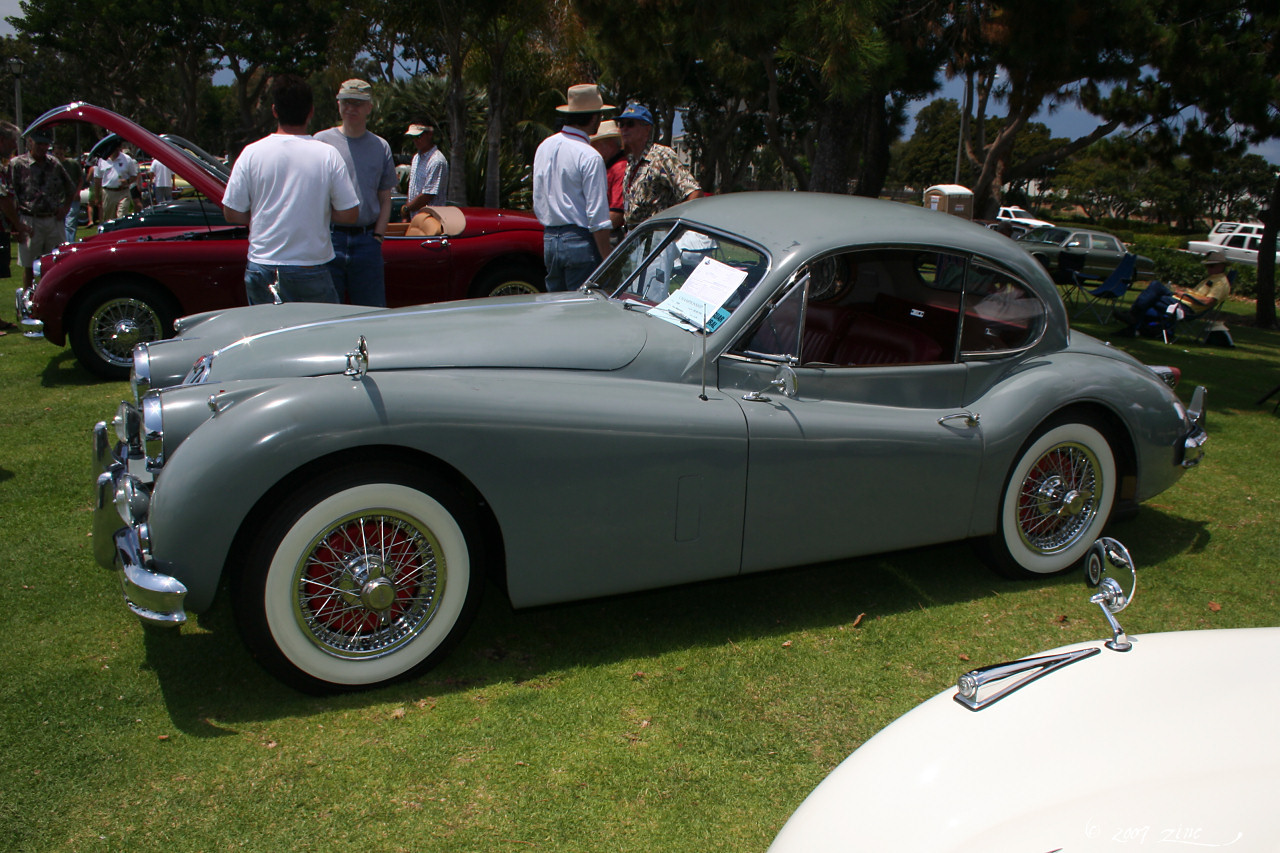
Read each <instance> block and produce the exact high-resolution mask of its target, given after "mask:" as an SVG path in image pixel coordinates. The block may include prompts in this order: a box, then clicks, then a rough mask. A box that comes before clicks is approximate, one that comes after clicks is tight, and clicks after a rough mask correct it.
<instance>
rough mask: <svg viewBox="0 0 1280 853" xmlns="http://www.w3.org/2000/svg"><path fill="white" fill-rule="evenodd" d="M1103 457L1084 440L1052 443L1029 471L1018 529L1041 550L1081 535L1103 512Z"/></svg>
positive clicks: (1058, 546) (1050, 551)
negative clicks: (1100, 475) (1100, 510)
mask: <svg viewBox="0 0 1280 853" xmlns="http://www.w3.org/2000/svg"><path fill="white" fill-rule="evenodd" d="M1098 471H1099V464H1098V459H1097V457H1096V456H1095V455H1094V454H1093V452H1092V451H1090V450H1089V448H1087V447H1085V446H1084V445H1082V444H1075V443H1067V444H1061V445H1058V446H1057V447H1053V448H1050V449H1049V450H1048V451H1047V452H1045V453H1044V454H1043V455H1042V456H1041V457H1040V458H1039V459H1037V460H1036V462H1035V464H1034V465H1032V466H1031V469H1030V470H1029V471H1028V472H1027V475H1026V477H1025V478H1024V479H1023V481H1022V488H1021V492H1020V494H1019V499H1018V533H1019V535H1020V536H1021V538H1022V541H1023V543H1024V544H1025V545H1026V546H1027V547H1028V548H1031V549H1032V550H1034V551H1037V552H1039V553H1041V554H1053V553H1056V552H1059V551H1062V550H1065V549H1066V548H1069V547H1070V546H1072V545H1074V544H1075V543H1076V542H1077V541H1079V539H1080V537H1081V536H1082V535H1083V534H1084V533H1085V531H1086V530H1088V528H1089V525H1090V524H1091V523H1092V522H1093V519H1094V518H1095V516H1096V515H1097V513H1098V502H1097V497H1096V495H1097V493H1098V490H1099V488H1100V487H1101V483H1100V482H1099V481H1098Z"/></svg>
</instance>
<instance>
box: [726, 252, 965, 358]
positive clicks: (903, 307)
mask: <svg viewBox="0 0 1280 853" xmlns="http://www.w3.org/2000/svg"><path fill="white" fill-rule="evenodd" d="M967 268H968V262H967V260H966V259H965V258H964V257H961V256H957V255H949V254H944V253H939V252H919V251H915V250H890V249H885V250H872V251H864V252H844V253H840V254H835V255H828V256H825V257H823V258H818V259H815V260H814V261H812V262H811V263H810V264H808V265H807V266H806V267H804V268H803V271H802V276H801V279H800V281H801V282H802V283H804V284H807V299H806V300H805V301H804V305H803V308H804V312H803V321H802V317H801V312H800V310H799V309H800V308H801V299H800V298H799V296H800V295H801V294H800V292H799V291H800V288H799V287H797V288H796V290H795V291H793V292H791V293H789V294H788V295H787V296H785V297H783V298H782V299H780V300H778V302H777V304H776V305H774V306H773V308H772V309H771V310H770V311H769V313H768V314H767V315H766V316H765V317H764V318H763V320H762V321H761V322H760V323H759V324H758V325H757V326H756V327H755V328H754V329H753V330H752V332H751V333H750V334H749V335H748V336H747V338H746V339H745V340H744V342H743V343H742V344H741V345H740V346H739V348H738V350H737V351H738V352H739V353H741V354H743V355H748V356H751V355H755V356H759V355H761V354H775V353H777V354H787V355H792V354H794V353H796V352H797V351H798V352H799V356H800V363H801V364H802V365H807V366H810V367H822V368H830V367H840V368H844V367H874V366H880V365H891V364H894V365H896V364H933V363H938V362H951V361H954V359H955V351H956V346H955V342H956V334H957V328H958V325H959V309H960V300H961V298H962V294H963V291H964V283H965V276H966V272H967ZM797 331H798V332H799V333H800V335H799V348H798V350H797V349H795V348H790V349H788V348H787V345H788V344H792V342H794V341H795V340H796V338H795V334H794V333H795V332H797Z"/></svg>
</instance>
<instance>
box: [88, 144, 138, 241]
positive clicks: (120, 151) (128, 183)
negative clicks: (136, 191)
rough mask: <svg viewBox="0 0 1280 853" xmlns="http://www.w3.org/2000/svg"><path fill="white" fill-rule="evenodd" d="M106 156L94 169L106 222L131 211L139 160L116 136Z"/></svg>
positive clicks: (103, 219) (103, 217) (103, 216)
mask: <svg viewBox="0 0 1280 853" xmlns="http://www.w3.org/2000/svg"><path fill="white" fill-rule="evenodd" d="M106 155H107V156H106V157H104V158H102V159H101V160H99V161H98V166H97V169H95V170H94V183H96V184H98V185H99V189H101V191H102V192H101V194H100V197H101V198H102V221H103V222H106V221H107V220H110V219H115V218H116V217H118V216H124V215H125V214H127V213H128V212H129V209H130V205H131V204H132V195H131V190H132V188H133V185H134V184H136V183H137V182H138V161H137V160H135V159H133V158H132V157H130V156H129V153H128V152H127V151H125V150H124V142H123V140H121V139H120V138H119V137H116V138H115V139H113V140H112V141H111V142H110V147H109V148H108V149H107V151H106Z"/></svg>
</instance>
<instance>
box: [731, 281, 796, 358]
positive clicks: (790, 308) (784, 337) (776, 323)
mask: <svg viewBox="0 0 1280 853" xmlns="http://www.w3.org/2000/svg"><path fill="white" fill-rule="evenodd" d="M809 279H810V276H809V275H808V274H807V273H801V274H800V275H798V276H797V277H796V281H794V282H793V283H792V284H791V285H790V286H789V287H788V288H787V289H786V290H785V291H784V292H783V295H782V296H781V297H780V298H779V299H777V300H775V301H774V302H773V303H772V304H771V305H770V306H769V307H768V308H767V309H766V311H765V313H764V316H763V317H762V318H761V319H760V322H758V323H756V325H755V326H754V327H752V329H751V331H749V332H748V333H747V334H746V335H744V336H743V338H742V340H741V341H740V342H739V343H738V345H737V346H735V347H734V349H733V351H734V352H736V353H738V354H739V355H745V356H747V357H749V358H766V359H769V360H777V361H783V360H789V359H791V358H795V357H796V354H797V353H799V352H800V312H801V309H802V308H803V307H804V297H805V289H806V288H807V287H808V286H809Z"/></svg>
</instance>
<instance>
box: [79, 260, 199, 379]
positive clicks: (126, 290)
mask: <svg viewBox="0 0 1280 853" xmlns="http://www.w3.org/2000/svg"><path fill="white" fill-rule="evenodd" d="M176 313H177V312H176V310H175V309H174V306H173V300H172V299H171V298H170V297H169V295H168V294H166V293H165V292H164V291H162V290H160V289H159V288H157V287H154V286H152V285H148V284H143V283H134V282H125V281H121V282H116V283H114V284H108V285H106V286H104V287H100V288H98V289H96V290H94V291H93V292H91V293H90V294H89V295H88V297H87V298H86V299H84V300H83V301H82V302H81V303H80V305H79V307H77V308H76V310H75V311H74V312H73V313H72V315H71V322H70V324H69V326H68V329H67V337H68V338H69V339H70V342H71V350H72V352H74V353H75V354H76V358H77V359H79V361H80V363H81V364H83V365H84V366H85V368H86V369H87V370H88V371H89V372H90V373H93V374H96V375H98V376H101V377H103V378H104V379H127V378H128V377H129V369H130V368H131V367H132V366H133V348H134V347H135V346H137V345H138V344H140V343H142V342H144V341H157V340H160V339H161V338H167V337H169V336H170V335H172V334H173V320H174V317H175V315H176Z"/></svg>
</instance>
